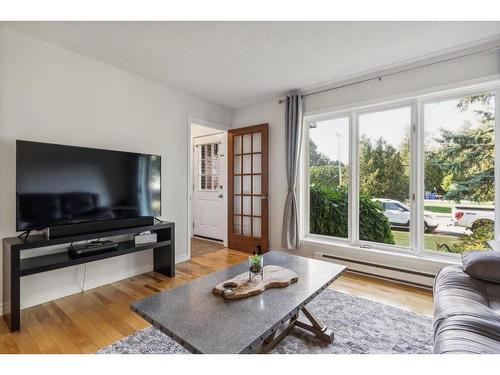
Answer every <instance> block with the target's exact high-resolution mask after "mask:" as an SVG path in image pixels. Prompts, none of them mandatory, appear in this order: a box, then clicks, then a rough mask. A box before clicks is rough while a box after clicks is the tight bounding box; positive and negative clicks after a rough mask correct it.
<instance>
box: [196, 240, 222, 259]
mask: <svg viewBox="0 0 500 375" xmlns="http://www.w3.org/2000/svg"><path fill="white" fill-rule="evenodd" d="M223 248H224V245H223V244H222V243H219V242H216V241H206V240H203V239H201V238H196V237H194V238H192V239H191V257H192V258H194V257H198V256H200V255H205V254H208V253H212V252H214V251H217V250H220V249H223Z"/></svg>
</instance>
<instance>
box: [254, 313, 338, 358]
mask: <svg viewBox="0 0 500 375" xmlns="http://www.w3.org/2000/svg"><path fill="white" fill-rule="evenodd" d="M301 311H302V313H303V314H304V316H305V317H306V319H307V320H308V321H309V323H310V324H309V323H306V322H304V321H302V320H299V316H300V312H301ZM293 327H299V328H302V329H305V330H306V331H309V332H311V333H314V334H315V335H316V336H317V337H318V338H319V339H320V340H323V341H326V342H328V343H331V342H333V337H334V334H333V330H331V329H330V328H328V327H327V326H325V325H324V324H322V323H321V322H320V321H319V320H318V318H317V317H316V316H315V315H314V314H313V312H312V311H311V310H309V309H308V308H307V306H304V307H303V308H302V309H301V310H299V312H298V313H297V314H295V315H294V316H292V317H291V318H290V319H288V321H286V322H284V323H283V325H282V326H281V327H280V329H277V330H276V331H274V332H273V333H271V335H270V336H269V337H267V338H266V339H265V340H264V343H263V344H262V346H261V347H260V348H259V349H258V350H257V352H258V353H268V352H270V351H271V350H272V349H273V348H274V347H275V346H276V345H278V344H279V342H280V341H281V340H283V338H285V336H286V335H288V334H289V333H290V331H291V330H292V329H293Z"/></svg>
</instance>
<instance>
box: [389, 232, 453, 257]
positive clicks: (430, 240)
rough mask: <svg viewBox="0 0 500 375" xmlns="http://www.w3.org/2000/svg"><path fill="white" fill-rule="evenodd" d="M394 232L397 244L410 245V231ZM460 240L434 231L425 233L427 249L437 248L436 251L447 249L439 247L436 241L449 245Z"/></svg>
mask: <svg viewBox="0 0 500 375" xmlns="http://www.w3.org/2000/svg"><path fill="white" fill-rule="evenodd" d="M392 234H393V236H394V240H395V241H396V245H399V246H406V247H409V246H410V232H405V231H399V230H393V231H392ZM456 242H458V239H457V237H453V236H443V235H440V234H434V233H426V234H424V245H425V249H427V250H436V251H445V252H446V249H439V250H438V249H437V248H436V243H438V244H443V243H445V244H447V245H448V246H450V247H451V246H452V245H453V244H454V243H456Z"/></svg>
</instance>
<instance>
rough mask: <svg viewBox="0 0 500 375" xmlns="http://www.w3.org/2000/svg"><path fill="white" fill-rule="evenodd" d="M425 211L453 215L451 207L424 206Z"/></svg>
mask: <svg viewBox="0 0 500 375" xmlns="http://www.w3.org/2000/svg"><path fill="white" fill-rule="evenodd" d="M424 210H426V211H430V212H435V213H438V214H451V207H447V206H427V205H426V206H424Z"/></svg>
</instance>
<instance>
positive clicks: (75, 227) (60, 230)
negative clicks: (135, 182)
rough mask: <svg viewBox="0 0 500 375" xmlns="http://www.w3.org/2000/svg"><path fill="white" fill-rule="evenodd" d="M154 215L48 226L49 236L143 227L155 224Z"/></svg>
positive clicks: (55, 236)
mask: <svg viewBox="0 0 500 375" xmlns="http://www.w3.org/2000/svg"><path fill="white" fill-rule="evenodd" d="M154 220H155V219H154V217H153V216H141V217H134V218H129V219H117V220H107V221H94V222H90V223H80V224H67V225H60V226H56V227H50V228H47V232H46V233H47V238H58V237H66V236H74V235H78V234H90V233H95V232H106V231H109V230H114V229H121V228H132V227H142V226H149V225H153V224H154Z"/></svg>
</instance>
